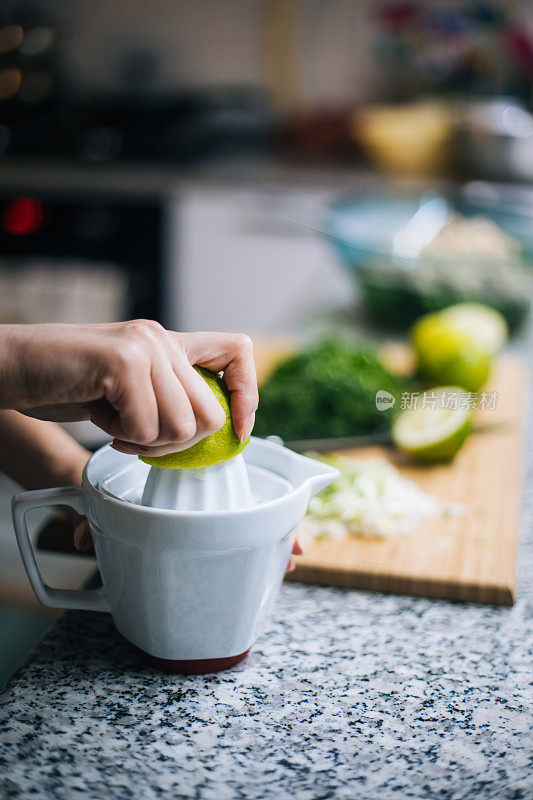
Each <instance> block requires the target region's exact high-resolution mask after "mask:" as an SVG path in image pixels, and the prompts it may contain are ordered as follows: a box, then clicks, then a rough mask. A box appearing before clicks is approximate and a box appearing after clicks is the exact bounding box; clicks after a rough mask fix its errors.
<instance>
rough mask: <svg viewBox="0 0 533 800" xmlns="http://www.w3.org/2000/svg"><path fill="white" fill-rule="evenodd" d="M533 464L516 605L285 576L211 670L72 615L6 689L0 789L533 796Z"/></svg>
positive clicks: (508, 799) (93, 618)
mask: <svg viewBox="0 0 533 800" xmlns="http://www.w3.org/2000/svg"><path fill="white" fill-rule="evenodd" d="M528 452H531V446H530V447H529V448H528ZM528 460H529V470H528V475H527V476H526V481H525V485H526V492H525V498H524V509H523V514H522V532H523V535H522V545H521V550H520V558H519V564H520V583H519V597H518V601H517V603H516V605H515V606H514V607H513V608H512V609H507V608H491V607H483V606H474V605H465V604H458V603H447V602H441V601H431V600H424V599H414V598H405V597H393V596H385V595H379V594H369V593H364V592H351V591H342V590H336V589H325V588H316V587H306V586H298V585H296V584H289V585H284V586H283V588H282V592H281V596H280V598H279V601H278V604H277V607H276V610H275V617H274V619H273V620H272V622H271V624H270V627H269V629H268V630H267V632H266V633H265V634H264V635H263V637H262V638H261V640H260V641H259V642H258V643H257V645H256V646H255V647H254V649H253V651H252V652H251V654H250V656H249V657H248V658H247V659H246V660H245V661H244V662H242V663H241V664H240V665H238V666H237V667H235V668H233V669H232V670H230V671H228V672H225V673H219V674H218V675H211V676H200V677H182V676H168V675H165V674H161V673H158V672H156V671H153V670H151V669H149V668H146V667H143V666H142V665H140V664H139V662H138V661H137V660H136V659H135V657H134V656H133V654H132V653H131V651H130V649H129V646H128V645H127V644H126V643H125V642H124V640H122V639H121V638H120V636H119V635H118V634H117V633H116V632H115V630H114V628H113V625H112V623H111V620H110V618H109V617H108V616H107V615H105V614H102V615H99V614H86V613H69V614H67V615H65V617H63V618H62V619H61V620H60V622H59V623H58V624H56V625H55V626H54V627H53V628H52V630H51V631H50V632H49V633H48V635H47V636H46V637H45V638H44V639H43V640H42V642H41V643H40V644H39V645H38V647H37V649H36V651H35V652H34V654H33V656H32V657H31V659H30V660H29V661H28V663H27V664H26V665H25V666H24V667H23V668H22V669H21V670H20V671H19V673H18V674H17V675H16V676H15V677H14V679H13V680H12V681H11V682H10V684H9V685H8V686H7V687H6V689H5V690H4V692H3V693H2V695H1V697H0V798H2V800H8V798H23V799H24V800H26V798H35V800H40V798H43V799H44V798H47V799H50V798H54V800H74V799H75V798H79V799H80V800H82V799H83V800H84V799H85V798H88V799H90V800H104V798H105V799H106V800H115V799H116V800H128V799H129V798H142V800H152V799H153V798H173V800H178V799H179V798H195V800H234V799H235V800H237V799H238V798H242V800H274V799H275V800H285V798H294V800H327V799H328V798H332V799H335V800H354V799H355V798H359V799H360V800H389V799H391V800H392V798H394V800H400V799H401V800H404V799H405V798H416V800H432V798H435V800H437V798H438V800H463V799H464V800H474V798H475V800H485V799H488V798H491V799H492V798H494V800H529V798H533V734H532V728H533V687H532V676H533V663H532V652H533V614H532V611H533V588H532V587H531V575H532V569H531V566H532V554H533V547H532V522H533V491H532V489H533V459H532V458H531V457H530V458H529V459H528Z"/></svg>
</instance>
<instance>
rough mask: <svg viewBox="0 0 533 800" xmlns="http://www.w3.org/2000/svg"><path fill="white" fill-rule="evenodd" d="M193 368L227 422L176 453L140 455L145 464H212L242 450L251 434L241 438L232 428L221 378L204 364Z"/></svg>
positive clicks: (170, 466) (168, 466)
mask: <svg viewBox="0 0 533 800" xmlns="http://www.w3.org/2000/svg"><path fill="white" fill-rule="evenodd" d="M195 370H196V371H197V372H199V373H200V375H201V376H202V378H203V379H204V380H205V382H206V383H207V385H208V386H209V388H210V389H211V390H212V392H213V394H214V395H215V397H216V398H217V400H218V402H219V403H220V405H221V406H222V408H223V409H224V411H225V414H226V422H225V423H224V425H223V426H222V428H220V430H218V431H215V433H211V434H209V436H206V437H205V438H204V439H201V440H200V441H199V442H197V443H196V444H193V446H192V447H189V448H188V449H187V450H180V451H178V452H177V453H169V454H168V455H166V456H154V457H149V456H139V458H140V459H141V461H144V463H145V464H150V466H152V467H165V468H166V469H200V468H201V467H211V466H212V465H213V464H218V463H219V462H220V461H226V460H227V459H228V458H233V456H236V455H238V454H239V453H242V451H243V450H244V448H245V447H246V445H247V444H248V442H249V441H250V437H248V439H246V441H244V442H241V440H240V439H239V438H238V436H237V434H236V433H235V431H234V429H233V420H232V418H231V410H230V393H229V391H228V388H227V386H226V384H225V382H224V379H223V378H221V377H220V375H217V374H216V373H215V372H211V371H210V370H208V369H204V368H203V367H198V366H195Z"/></svg>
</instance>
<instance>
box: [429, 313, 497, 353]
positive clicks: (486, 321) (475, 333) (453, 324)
mask: <svg viewBox="0 0 533 800" xmlns="http://www.w3.org/2000/svg"><path fill="white" fill-rule="evenodd" d="M440 317H441V319H442V320H444V322H445V324H447V325H448V326H449V327H450V328H452V329H453V330H456V331H459V332H460V333H463V334H464V335H465V336H467V337H468V339H469V340H470V342H472V344H473V345H475V346H476V347H478V348H479V349H480V350H483V351H484V352H485V353H487V354H488V355H489V356H494V355H496V353H499V351H500V350H501V349H502V347H503V346H504V344H505V342H506V341H507V337H508V335H509V330H508V328H507V323H506V321H505V319H504V318H503V317H502V315H501V314H500V313H499V312H498V311H496V310H495V309H494V308H489V306H484V305H482V304H481V303H457V304H456V305H453V306H449V307H448V308H445V309H444V310H443V311H441V312H440Z"/></svg>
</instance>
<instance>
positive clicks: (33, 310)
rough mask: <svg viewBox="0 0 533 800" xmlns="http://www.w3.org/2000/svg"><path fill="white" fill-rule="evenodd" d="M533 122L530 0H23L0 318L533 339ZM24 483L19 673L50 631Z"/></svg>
mask: <svg viewBox="0 0 533 800" xmlns="http://www.w3.org/2000/svg"><path fill="white" fill-rule="evenodd" d="M532 106H533V3H531V2H520V0H516V2H503V0H502V2H495V1H494V2H493V1H491V2H468V1H467V0H457V1H455V0H446V2H437V1H432V0H426V1H425V2H421V1H420V2H381V1H380V0H329V2H327V3H325V2H322V0H208V2H205V3H198V2H195V0H152V2H150V3H149V4H147V3H145V2H142V0H76V2H71V3H65V2H62V0H55V2H52V1H51V0H49V1H48V2H23V1H22V0H20V1H19V0H17V1H16V2H9V0H3V3H2V6H1V9H0V321H2V322H46V321H56V322H93V321H94V322H106V321H113V320H121V319H127V318H129V317H151V318H155V319H158V320H159V321H161V322H162V323H163V324H165V325H166V326H167V327H171V328H174V329H178V330H191V329H212V330H213V329H215V330H225V331H228V330H235V331H237V330H239V331H240V330H243V331H247V332H248V333H250V334H252V335H255V336H261V337H265V336H274V337H284V336H288V335H293V336H299V337H302V338H305V337H306V336H310V335H315V334H316V332H317V331H320V330H330V329H332V328H335V329H337V328H343V329H348V330H353V331H363V332H364V333H365V334H366V335H375V334H377V333H379V334H380V335H383V332H385V333H386V335H395V334H398V333H400V334H401V333H402V332H405V330H406V328H407V326H408V325H409V324H410V322H412V320H413V319H415V318H416V317H417V316H419V315H420V314H421V313H423V312H424V311H427V310H431V309H436V308H440V307H442V306H444V305H447V304H448V303H450V302H454V301H456V300H462V299H475V300H481V301H482V302H486V303H488V304H490V305H494V306H495V307H497V308H498V309H499V310H500V311H502V313H503V314H504V316H505V317H506V318H507V320H508V323H509V325H510V327H511V329H512V330H513V331H515V332H517V333H519V332H520V330H521V329H523V326H524V323H525V321H526V318H527V314H528V309H529V297H530V294H531V275H533V270H532V268H531V267H532V264H531V262H532V261H533V116H532V114H531V111H532ZM75 432H76V434H77V435H78V436H79V437H80V438H81V439H82V440H83V441H84V442H85V443H88V444H90V445H95V444H97V443H98V440H99V436H100V434H99V433H98V432H97V431H96V429H93V430H91V428H90V427H89V426H85V427H83V426H82V427H81V428H78V429H76V430H75ZM1 480H2V484H1V487H0V488H1V498H2V500H1V503H0V517H1V519H0V523H1V525H0V640H2V641H7V640H9V641H10V642H11V646H10V648H8V649H9V652H7V649H6V653H5V655H4V659H5V663H4V665H3V670H4V674H7V673H8V672H9V671H10V670H12V669H13V668H14V666H15V665H16V664H17V663H19V661H20V658H21V654H22V653H23V652H25V651H26V650H27V648H28V646H30V643H31V641H33V639H34V638H35V636H36V635H37V633H38V632H39V631H40V630H41V629H42V627H43V626H45V625H46V624H47V621H48V618H47V617H46V614H45V612H44V610H43V609H40V608H38V607H37V605H36V601H35V600H34V599H33V595H32V593H31V590H30V588H29V584H28V583H27V580H26V578H25V576H24V574H23V569H22V566H21V563H20V558H19V555H18V551H17V549H16V545H15V540H14V535H13V533H12V529H11V524H10V521H9V502H8V501H9V499H10V497H11V495H12V493H13V491H14V487H13V485H12V484H10V483H8V482H7V480H5V479H1ZM41 558H42V561H43V565H42V568H43V571H44V572H45V574H47V576H48V577H49V580H50V582H51V583H52V584H61V585H79V584H80V582H81V581H82V580H83V579H84V577H86V576H87V575H88V574H89V572H90V571H91V569H92V563H90V562H88V561H87V559H85V558H83V557H80V556H77V557H76V556H73V557H68V556H65V555H61V554H53V553H50V552H48V553H45V554H42V556H41ZM47 570H48V572H47ZM6 637H7V638H6ZM1 680H2V665H1V664H0V683H1Z"/></svg>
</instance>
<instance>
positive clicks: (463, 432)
mask: <svg viewBox="0 0 533 800" xmlns="http://www.w3.org/2000/svg"><path fill="white" fill-rule="evenodd" d="M417 401H418V402H417V407H415V408H408V409H406V410H405V411H401V412H400V413H399V414H398V416H397V417H396V419H395V420H394V423H393V425H392V439H393V441H394V444H395V445H396V447H398V449H400V450H403V451H404V452H405V453H409V455H411V456H413V458H416V459H418V460H419V461H430V462H436V461H450V460H451V459H452V458H453V457H454V455H455V454H456V453H457V451H458V450H459V448H460V447H461V445H462V444H463V442H464V441H465V439H466V438H467V436H468V434H469V433H470V431H471V430H472V409H471V408H470V406H469V404H468V395H466V394H465V392H464V391H463V390H462V389H461V388H460V387H458V386H439V387H437V388H435V389H431V390H430V391H428V392H424V393H423V395H422V396H421V397H418V398H417Z"/></svg>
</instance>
